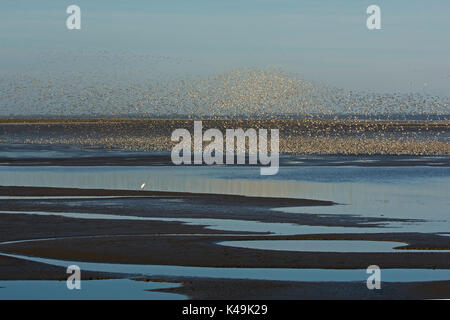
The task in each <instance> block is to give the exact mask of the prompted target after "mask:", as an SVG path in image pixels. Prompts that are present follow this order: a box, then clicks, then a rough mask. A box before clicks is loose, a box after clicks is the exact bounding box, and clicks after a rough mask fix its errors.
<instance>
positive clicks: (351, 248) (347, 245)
mask: <svg viewBox="0 0 450 320" xmlns="http://www.w3.org/2000/svg"><path fill="white" fill-rule="evenodd" d="M217 244H219V245H223V246H229V247H237V248H249V249H258V250H281V251H301V252H396V253H400V254H401V253H402V252H450V250H401V249H397V247H404V246H406V245H407V244H406V243H403V242H395V241H373V240H371V241H366V240H244V241H222V242H218V243H217Z"/></svg>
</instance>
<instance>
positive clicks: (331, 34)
mask: <svg viewBox="0 0 450 320" xmlns="http://www.w3.org/2000/svg"><path fill="white" fill-rule="evenodd" d="M70 4H77V5H79V6H80V7H81V10H82V30H80V31H69V30H67V29H66V27H65V20H66V17H67V14H66V13H65V9H66V7H67V6H68V5H70ZM370 4H378V5H379V6H380V7H381V15H382V30H379V31H369V30H367V28H366V17H367V15H366V13H365V11H366V8H367V6H368V5H370ZM449 15H450V1H448V0H432V1H406V0H396V1H379V0H377V1H376V0H370V1H366V0H341V1H338V0H322V1H317V0H316V1H313V0H310V1H300V0H222V1H219V0H191V1H186V0H176V1H174V0H169V1H168V0H164V1H144V0H135V1H133V0H130V1H120V2H119V1H107V0H95V1H92V0H91V1H88V0H71V1H65V0H64V1H62V0H54V1H50V0H40V1H32V0H28V1H23V0H2V1H1V4H0V68H1V70H3V71H4V72H14V71H22V70H26V69H27V68H28V67H29V66H30V64H32V65H33V64H34V67H35V68H39V57H41V56H42V55H45V54H46V53H47V52H49V53H52V56H53V57H55V59H58V53H59V52H67V51H71V52H73V53H74V55H76V53H77V52H79V51H86V50H87V51H93V52H95V51H99V50H105V51H107V52H131V53H144V54H151V55H163V56H169V57H173V58H181V59H183V61H189V64H184V63H180V64H179V65H178V67H177V68H178V69H177V70H175V72H180V73H185V72H197V73H200V74H214V73H219V72H223V71H227V70H229V69H234V68H237V67H253V66H257V67H267V66H279V67H281V68H283V69H285V70H287V71H290V72H295V73H300V74H301V75H302V76H303V77H304V78H306V79H309V80H313V81H320V82H322V83H325V84H327V85H332V86H338V87H343V88H346V89H353V90H371V91H377V92H386V91H388V92H397V91H402V92H404V91H416V92H422V93H423V92H424V91H426V92H428V93H431V94H439V95H450V93H449V92H450V90H449V89H450V19H449ZM61 54H63V53H61ZM77 64H80V65H82V64H83V61H82V59H81V61H80V60H79V61H77ZM74 67H76V65H74ZM43 68H44V67H43ZM99 72H100V70H99ZM171 72H173V70H172V71H171ZM424 83H427V85H426V86H424Z"/></svg>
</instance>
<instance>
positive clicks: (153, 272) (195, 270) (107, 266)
mask: <svg viewBox="0 0 450 320" xmlns="http://www.w3.org/2000/svg"><path fill="white" fill-rule="evenodd" d="M0 254H1V255H4V256H9V257H14V258H18V259H24V260H29V261H34V262H41V263H46V264H50V265H54V266H61V267H65V268H67V266H69V265H78V266H79V267H80V268H81V270H82V271H83V270H85V271H86V270H88V271H98V272H112V273H127V274H136V275H147V276H175V277H199V278H216V279H254V280H280V281H314V282H316V281H320V282H323V281H326V282H328V281H330V282H333V281H339V282H342V281H345V282H347V281H363V282H364V285H365V282H366V280H367V277H368V275H367V273H366V270H365V269H294V268H211V267H186V266H167V265H140V264H115V263H93V262H81V261H66V260H56V259H44V258H35V257H27V256H20V255H11V254H4V253H1V252H0ZM381 277H382V281H383V282H415V281H441V280H450V269H435V270H433V269H382V270H381Z"/></svg>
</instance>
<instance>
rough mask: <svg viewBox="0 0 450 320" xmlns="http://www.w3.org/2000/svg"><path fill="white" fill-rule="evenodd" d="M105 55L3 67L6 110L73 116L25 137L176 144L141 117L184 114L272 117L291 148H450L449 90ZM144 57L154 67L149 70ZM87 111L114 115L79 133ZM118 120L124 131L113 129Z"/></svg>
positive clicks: (138, 145)
mask: <svg viewBox="0 0 450 320" xmlns="http://www.w3.org/2000/svg"><path fill="white" fill-rule="evenodd" d="M119 57H120V56H119ZM95 59H96V58H95V56H94V57H93V58H92V61H93V62H92V63H93V64H94V65H96V68H93V67H90V68H85V69H84V70H78V71H74V70H72V71H70V69H64V68H63V67H58V68H56V69H51V68H46V70H47V71H46V72H42V70H32V69H30V70H29V71H28V72H25V71H24V72H21V73H19V72H15V73H9V74H6V73H2V74H0V106H1V108H0V117H2V118H3V119H5V118H20V117H38V118H42V117H43V118H58V119H66V120H65V121H60V122H58V123H56V124H53V125H57V126H66V128H67V134H63V135H60V136H55V135H54V134H50V135H47V136H43V135H39V134H37V135H35V136H28V137H23V136H22V138H21V139H22V142H28V143H49V144H52V143H70V144H79V145H80V144H81V145H85V146H104V147H111V148H113V147H114V148H125V149H139V150H170V149H171V146H172V143H171V141H170V132H169V131H168V130H166V129H164V128H161V127H155V126H154V125H153V127H154V128H153V129H151V130H149V127H152V125H151V124H148V125H147V127H146V129H145V130H146V131H145V130H144V131H142V132H139V133H138V134H136V132H133V127H134V125H133V121H138V120H139V119H167V120H166V121H165V124H164V126H165V127H170V128H173V127H174V126H176V125H177V123H176V120H175V119H180V118H182V119H210V120H221V121H225V122H224V123H225V124H227V125H230V123H229V122H226V121H228V120H233V121H240V120H251V122H250V123H246V124H245V125H246V126H247V127H256V128H258V127H263V126H267V125H270V126H271V128H278V129H280V133H281V141H280V151H282V152H292V153H345V154H361V153H365V154H373V153H379V154H450V147H449V145H450V143H449V130H448V129H449V126H450V122H449V120H448V115H449V114H450V101H449V97H438V96H432V95H426V94H420V93H410V94H404V93H389V94H380V93H373V92H354V91H349V90H344V89H340V88H332V87H328V86H325V85H321V84H317V83H313V82H310V81H307V80H304V79H302V78H300V77H298V76H296V75H292V74H289V73H287V72H283V71H282V70H280V69H276V68H268V69H260V68H241V69H235V70H231V71H229V72H225V73H222V74H217V75H212V76H187V75H185V76H180V75H177V74H176V72H166V70H168V69H170V68H172V69H173V70H176V69H177V68H176V65H177V64H178V63H180V61H175V62H174V61H171V60H170V59H169V60H168V59H167V58H165V57H159V58H157V59H155V57H151V59H153V60H152V61H153V62H151V63H150V62H149V57H142V56H135V57H133V58H131V59H123V58H122V60H121V59H119V60H117V59H115V58H111V57H110V56H108V55H106V54H105V58H104V59H103V60H102V61H103V62H104V65H101V64H97V63H96V60H95ZM49 60H52V59H49ZM85 60H86V59H85ZM166 60H167V61H166ZM117 61H119V62H117ZM49 63H50V62H49ZM144 65H145V66H148V69H149V70H151V71H152V72H151V74H149V73H148V72H144V73H143V72H142V70H143V66H144ZM161 65H162V67H161ZM152 66H153V68H152ZM174 66H175V67H174ZM61 68H63V71H61ZM81 118H89V119H91V120H92V119H104V120H99V121H96V122H95V126H96V127H97V129H95V130H93V132H89V134H85V133H86V132H85V131H83V130H81V128H82V126H81V125H79V126H78V127H77V128H78V129H76V130H78V131H79V132H78V133H77V132H76V130H75V131H73V129H74V128H73V121H71V120H67V119H81ZM119 118H120V119H122V120H117V119H119ZM111 119H116V120H111ZM130 119H134V120H133V121H130ZM3 121H4V120H3ZM42 121H44V120H42ZM77 121H79V120H77ZM151 121H152V120H148V123H151ZM268 121H273V122H272V123H268ZM68 123H71V126H70V128H69V126H68ZM80 123H81V122H80ZM157 123H158V126H160V125H161V122H157ZM411 123H414V124H415V125H411ZM225 124H224V125H225ZM35 125H40V126H42V124H39V123H37V124H35ZM91 125H94V124H91ZM231 125H232V124H231ZM2 126H5V124H3V125H2ZM111 126H113V127H114V126H115V127H117V128H118V129H120V130H109V129H110V127H111ZM274 126H275V127H274ZM108 128H109V129H108ZM117 128H116V129H117ZM392 128H394V129H392ZM103 129H104V130H103ZM69 130H70V131H69ZM6 131H7V130H6ZM6 131H5V130H3V134H2V135H1V136H0V139H1V140H3V141H5V140H6V139H10V138H11V137H8V135H7V134H5V132H6ZM88 131H89V130H88ZM58 132H60V131H58Z"/></svg>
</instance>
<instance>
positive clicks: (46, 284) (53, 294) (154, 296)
mask: <svg viewBox="0 0 450 320" xmlns="http://www.w3.org/2000/svg"><path fill="white" fill-rule="evenodd" d="M179 286H180V284H178V283H169V282H143V281H134V280H130V279H107V280H82V281H81V289H80V290H69V289H67V285H66V281H50V280H20V281H3V280H2V281H0V300H17V299H20V300H166V299H170V300H181V299H186V297H185V296H183V295H180V294H173V293H166V292H155V291H146V290H155V289H164V288H175V287H179Z"/></svg>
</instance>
